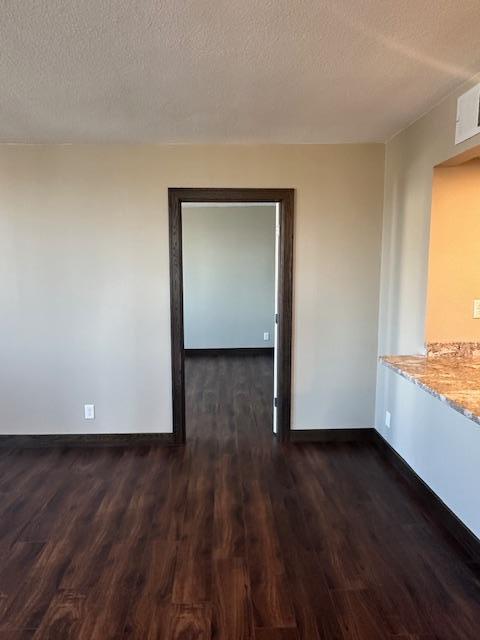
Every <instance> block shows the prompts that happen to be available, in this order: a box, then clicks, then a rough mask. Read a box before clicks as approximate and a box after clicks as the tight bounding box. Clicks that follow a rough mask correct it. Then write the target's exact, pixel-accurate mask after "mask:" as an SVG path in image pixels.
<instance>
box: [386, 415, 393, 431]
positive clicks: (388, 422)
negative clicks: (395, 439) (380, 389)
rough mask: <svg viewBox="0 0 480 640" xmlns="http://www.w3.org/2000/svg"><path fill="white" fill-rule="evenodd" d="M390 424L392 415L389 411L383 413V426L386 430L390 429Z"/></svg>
mask: <svg viewBox="0 0 480 640" xmlns="http://www.w3.org/2000/svg"><path fill="white" fill-rule="evenodd" d="M391 424H392V414H391V413H390V411H385V426H386V427H387V429H390V425H391Z"/></svg>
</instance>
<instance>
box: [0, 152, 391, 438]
mask: <svg viewBox="0 0 480 640" xmlns="http://www.w3.org/2000/svg"><path fill="white" fill-rule="evenodd" d="M383 172H384V146H383V145H378V144H366V145H348V144H344V145H286V146H284V145H259V146H250V145H237V146H235V145H232V146H226V145H218V146H202V145H198V146H187V145H178V146H168V145H166V146H155V145H145V146H142V145H140V146H123V145H62V146H42V145H38V146H37V145H36V146H22V145H18V146H15V145H4V146H3V147H1V148H0V305H1V309H2V313H1V314H0V353H1V360H2V366H1V368H0V376H1V379H0V405H1V406H2V420H1V426H0V429H1V431H2V432H3V433H75V432H77V433H79V432H92V431H93V432H96V433H100V432H135V431H138V432H146V431H160V432H168V431H171V429H172V413H171V412H172V407H171V371H170V302H169V267H168V259H169V258H168V200H167V189H168V187H270V188H271V187H284V188H287V187H291V188H294V189H295V190H296V194H295V198H296V222H295V245H294V251H295V255H294V311H293V314H294V318H293V326H294V334H293V389H292V393H293V412H292V422H293V427H294V428H305V429H306V428H321V427H340V428H341V427H357V426H358V427H365V426H370V425H372V423H373V418H374V399H375V373H376V344H377V318H378V283H379V267H380V243H381V216H382V201H383ZM92 402H93V403H95V406H96V418H95V421H94V422H85V421H84V419H83V405H84V404H85V403H92Z"/></svg>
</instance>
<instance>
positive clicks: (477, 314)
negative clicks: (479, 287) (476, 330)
mask: <svg viewBox="0 0 480 640" xmlns="http://www.w3.org/2000/svg"><path fill="white" fill-rule="evenodd" d="M473 317H474V318H475V319H476V320H478V319H480V299H478V298H477V299H476V300H474V301H473Z"/></svg>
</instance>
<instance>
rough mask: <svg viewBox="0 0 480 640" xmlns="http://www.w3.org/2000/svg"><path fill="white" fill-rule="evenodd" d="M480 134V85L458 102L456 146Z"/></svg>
mask: <svg viewBox="0 0 480 640" xmlns="http://www.w3.org/2000/svg"><path fill="white" fill-rule="evenodd" d="M477 133H480V84H477V85H476V86H475V87H473V88H472V89H470V90H469V91H467V92H466V93H464V94H463V95H462V96H460V97H459V98H458V100H457V126H456V130H455V144H459V143H460V142H463V141H464V140H468V138H471V137H472V136H474V135H476V134H477Z"/></svg>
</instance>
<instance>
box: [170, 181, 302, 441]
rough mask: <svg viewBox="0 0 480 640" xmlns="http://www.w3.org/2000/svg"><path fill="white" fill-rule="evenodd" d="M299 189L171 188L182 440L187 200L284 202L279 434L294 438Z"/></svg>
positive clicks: (178, 435) (176, 409)
mask: <svg viewBox="0 0 480 640" xmlns="http://www.w3.org/2000/svg"><path fill="white" fill-rule="evenodd" d="M294 194H295V192H294V190H293V189H239V188H235V189H228V188H226V189H222V188H219V189H216V188H170V189H169V190H168V208H169V243H170V314H171V353H172V401H173V434H174V439H175V442H177V443H178V444H182V443H184V442H185V439H186V433H185V351H184V326H183V260H182V203H184V202H225V203H229V202H244V203H245V204H248V203H255V202H271V203H273V204H278V205H279V213H280V215H279V219H280V220H279V222H280V238H279V247H278V248H279V256H278V268H279V270H278V314H279V320H278V350H277V363H278V366H277V427H278V433H277V435H278V437H279V438H280V440H282V441H288V440H289V437H290V412H291V363H292V356H291V351H292V293H293V233H294Z"/></svg>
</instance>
